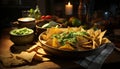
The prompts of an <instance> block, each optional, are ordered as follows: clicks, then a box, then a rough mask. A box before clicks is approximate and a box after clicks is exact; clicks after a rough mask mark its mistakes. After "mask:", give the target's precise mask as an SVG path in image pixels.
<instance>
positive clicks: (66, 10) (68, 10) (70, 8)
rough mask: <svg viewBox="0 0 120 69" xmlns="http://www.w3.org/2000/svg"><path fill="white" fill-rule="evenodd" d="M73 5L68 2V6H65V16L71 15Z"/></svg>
mask: <svg viewBox="0 0 120 69" xmlns="http://www.w3.org/2000/svg"><path fill="white" fill-rule="evenodd" d="M72 10H73V5H71V4H70V2H68V4H66V5H65V14H66V15H72Z"/></svg>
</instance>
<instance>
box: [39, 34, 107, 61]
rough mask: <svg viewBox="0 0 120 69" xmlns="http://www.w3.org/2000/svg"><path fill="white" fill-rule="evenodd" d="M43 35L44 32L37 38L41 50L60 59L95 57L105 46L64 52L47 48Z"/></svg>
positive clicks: (50, 47) (51, 47)
mask: <svg viewBox="0 0 120 69" xmlns="http://www.w3.org/2000/svg"><path fill="white" fill-rule="evenodd" d="M43 34H45V32H43V33H41V34H40V35H39V37H38V39H39V42H40V43H41V44H42V45H41V46H42V48H43V49H44V50H45V52H46V53H48V54H50V55H52V56H55V57H56V56H57V57H60V58H67V59H77V58H78V59H79V58H84V57H88V56H91V55H95V54H97V53H99V52H101V51H102V50H103V49H104V48H105V47H106V44H103V45H101V46H99V47H97V48H95V49H89V50H81V51H78V50H72V51H66V50H61V49H58V48H54V47H53V46H49V45H47V44H45V41H44V40H43V39H42V35H43Z"/></svg>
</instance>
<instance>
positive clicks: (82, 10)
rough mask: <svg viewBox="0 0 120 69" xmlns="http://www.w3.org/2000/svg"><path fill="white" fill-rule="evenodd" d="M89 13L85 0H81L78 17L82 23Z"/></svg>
mask: <svg viewBox="0 0 120 69" xmlns="http://www.w3.org/2000/svg"><path fill="white" fill-rule="evenodd" d="M86 15H87V7H86V3H85V0H80V3H79V6H78V18H79V19H80V21H81V22H82V23H84V22H85V20H86Z"/></svg>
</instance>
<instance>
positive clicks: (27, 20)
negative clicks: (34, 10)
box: [18, 17, 36, 29]
mask: <svg viewBox="0 0 120 69" xmlns="http://www.w3.org/2000/svg"><path fill="white" fill-rule="evenodd" d="M18 22H19V27H27V28H31V29H34V28H35V25H36V24H35V18H31V17H23V18H18Z"/></svg>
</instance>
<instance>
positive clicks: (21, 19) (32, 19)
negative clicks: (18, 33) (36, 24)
mask: <svg viewBox="0 0 120 69" xmlns="http://www.w3.org/2000/svg"><path fill="white" fill-rule="evenodd" d="M25 19H27V20H25ZM28 19H30V20H28ZM17 20H18V21H20V22H31V21H35V18H32V17H22V18H18V19H17Z"/></svg>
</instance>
